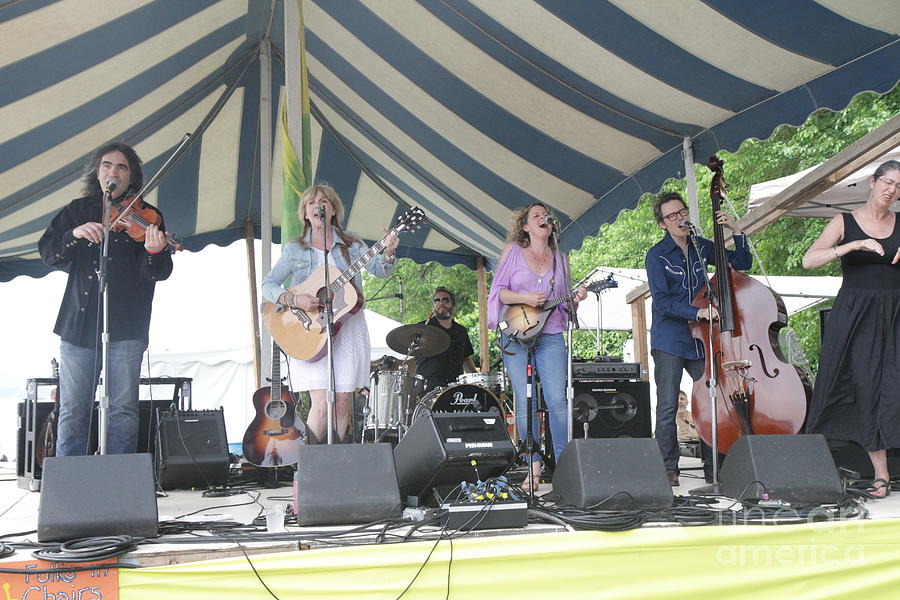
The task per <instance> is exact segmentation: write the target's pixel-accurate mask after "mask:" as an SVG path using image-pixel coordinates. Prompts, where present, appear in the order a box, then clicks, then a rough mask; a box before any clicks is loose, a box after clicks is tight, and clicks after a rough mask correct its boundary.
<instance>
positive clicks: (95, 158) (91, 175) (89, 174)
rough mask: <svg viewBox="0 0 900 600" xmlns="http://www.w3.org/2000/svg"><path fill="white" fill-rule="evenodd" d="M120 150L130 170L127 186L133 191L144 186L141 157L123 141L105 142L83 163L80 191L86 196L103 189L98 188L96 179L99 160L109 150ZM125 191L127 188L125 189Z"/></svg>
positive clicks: (98, 183)
mask: <svg viewBox="0 0 900 600" xmlns="http://www.w3.org/2000/svg"><path fill="white" fill-rule="evenodd" d="M117 151H118V152H121V153H122V154H124V155H125V158H126V159H127V160H128V169H129V170H130V171H131V179H130V182H129V184H128V187H129V188H131V189H132V190H134V191H135V192H137V191H139V190H140V189H141V188H142V187H143V186H144V170H143V169H142V168H141V165H142V164H143V163H141V159H140V158H139V157H138V155H137V152H135V151H134V148H132V147H131V146H129V145H128V144H126V143H124V142H107V143H106V144H103V145H102V146H100V147H99V148H97V149H96V150H94V153H93V154H91V158H90V159H89V160H88V162H87V164H86V165H84V170H83V171H82V172H81V193H82V194H85V195H87V196H93V195H94V194H99V193H101V192H102V191H103V190H101V189H100V180H99V179H97V172H98V171H99V169H100V161H101V160H103V157H104V156H105V155H107V154H109V153H110V152H117ZM126 191H127V190H126Z"/></svg>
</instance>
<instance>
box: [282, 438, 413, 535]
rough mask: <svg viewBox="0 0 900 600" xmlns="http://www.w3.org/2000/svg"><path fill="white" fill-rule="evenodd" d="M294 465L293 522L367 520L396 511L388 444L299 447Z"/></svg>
mask: <svg viewBox="0 0 900 600" xmlns="http://www.w3.org/2000/svg"><path fill="white" fill-rule="evenodd" d="M297 464H298V467H297V472H296V473H295V474H294V512H295V513H296V514H297V524H298V525H342V524H347V523H370V522H372V521H378V520H381V519H389V518H393V517H398V516H400V514H401V509H402V506H401V503H400V492H399V491H398V489H397V471H396V468H395V467H394V454H393V452H392V451H391V445H390V444H330V445H316V446H306V445H303V446H300V451H299V455H298V460H297Z"/></svg>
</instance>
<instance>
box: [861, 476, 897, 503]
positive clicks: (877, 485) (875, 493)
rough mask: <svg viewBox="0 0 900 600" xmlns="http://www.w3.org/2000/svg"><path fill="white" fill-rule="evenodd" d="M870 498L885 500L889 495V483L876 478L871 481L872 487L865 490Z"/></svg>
mask: <svg viewBox="0 0 900 600" xmlns="http://www.w3.org/2000/svg"><path fill="white" fill-rule="evenodd" d="M866 493H867V494H868V495H869V497H871V498H886V497H888V496H890V495H891V482H890V481H887V480H886V479H882V478H881V477H878V478H877V479H873V480H872V486H871V487H869V488H868V489H866Z"/></svg>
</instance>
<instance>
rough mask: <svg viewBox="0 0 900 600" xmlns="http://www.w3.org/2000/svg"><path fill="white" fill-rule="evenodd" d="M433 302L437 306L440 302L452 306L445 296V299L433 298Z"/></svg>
mask: <svg viewBox="0 0 900 600" xmlns="http://www.w3.org/2000/svg"><path fill="white" fill-rule="evenodd" d="M431 301H432V302H434V303H435V304H438V303H440V302H443V303H444V304H450V298H449V297H447V296H444V297H443V298H432V299H431Z"/></svg>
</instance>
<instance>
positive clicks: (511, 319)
mask: <svg viewBox="0 0 900 600" xmlns="http://www.w3.org/2000/svg"><path fill="white" fill-rule="evenodd" d="M616 287H619V282H617V281H615V280H614V279H613V278H612V275H610V276H609V277H607V278H606V279H601V280H600V281H592V282H591V283H588V284H587V285H585V288H586V289H587V291H589V292H595V293H598V294H599V293H600V292H602V291H603V290H608V289H610V288H616ZM574 297H575V289H572V290H570V291H569V293H568V294H566V295H565V296H561V297H559V298H554V299H553V300H547V301H546V302H544V303H543V304H542V305H541V306H539V307H538V306H531V305H530V304H507V305H506V306H505V307H504V308H503V313H502V314H501V315H500V324H499V327H500V331H502V332H503V333H505V334H506V335H507V336H509V337H511V338H515V339H517V340H518V341H520V342H528V341H530V340H532V339H534V338H536V337H537V336H539V335H540V333H541V331H542V330H543V329H544V325H546V324H547V317H549V316H550V312H551V311H552V310H553V309H554V308H556V307H557V306H559V305H560V304H562V303H564V302H568V301H570V300H571V299H572V298H574Z"/></svg>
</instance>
